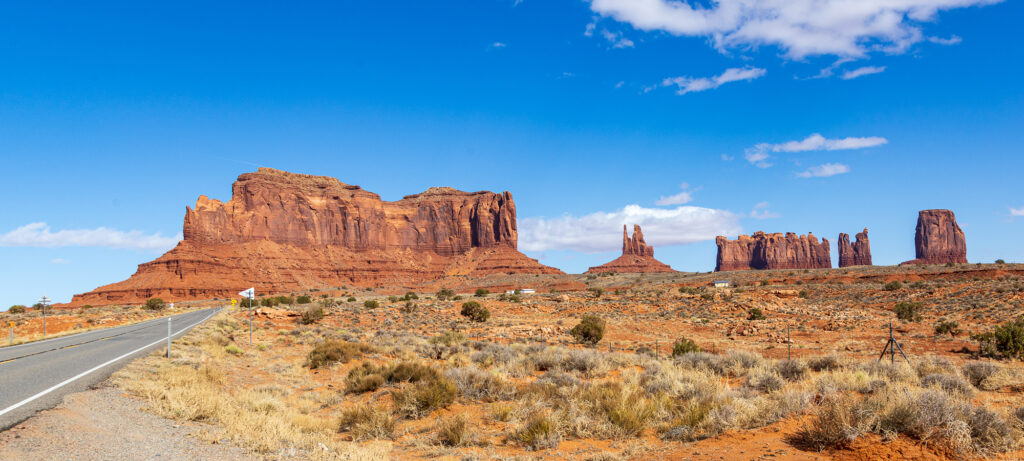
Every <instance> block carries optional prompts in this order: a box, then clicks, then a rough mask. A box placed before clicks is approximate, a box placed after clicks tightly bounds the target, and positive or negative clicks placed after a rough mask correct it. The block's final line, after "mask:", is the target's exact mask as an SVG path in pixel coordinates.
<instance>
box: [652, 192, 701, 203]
mask: <svg viewBox="0 0 1024 461" xmlns="http://www.w3.org/2000/svg"><path fill="white" fill-rule="evenodd" d="M692 201H693V197H692V196H690V193H689V192H687V191H682V192H680V193H678V194H675V195H669V196H668V197H665V196H664V195H662V196H661V198H659V199H658V201H657V202H654V203H655V205H662V206H664V205H682V204H684V203H690V202H692Z"/></svg>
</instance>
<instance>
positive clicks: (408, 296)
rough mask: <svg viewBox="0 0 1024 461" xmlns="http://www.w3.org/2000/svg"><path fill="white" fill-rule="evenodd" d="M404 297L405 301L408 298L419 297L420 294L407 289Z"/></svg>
mask: <svg viewBox="0 0 1024 461" xmlns="http://www.w3.org/2000/svg"><path fill="white" fill-rule="evenodd" d="M404 298H405V300H406V301H409V300H410V299H420V296H419V295H417V294H416V293H413V292H411V291H409V292H406V293H405V296H404Z"/></svg>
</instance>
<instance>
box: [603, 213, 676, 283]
mask: <svg viewBox="0 0 1024 461" xmlns="http://www.w3.org/2000/svg"><path fill="white" fill-rule="evenodd" d="M601 272H675V271H674V270H672V268H671V267H669V265H668V264H665V263H663V262H661V261H658V260H657V259H654V247H650V246H647V242H645V241H644V233H643V231H641V230H640V226H639V225H638V224H634V225H633V237H630V236H629V233H628V232H627V231H626V226H625V225H623V226H622V256H619V257H618V258H616V259H615V260H613V261H610V262H607V263H605V264H602V265H600V266H595V267H591V268H590V269H588V270H587V272H586V273H588V274H590V273H601Z"/></svg>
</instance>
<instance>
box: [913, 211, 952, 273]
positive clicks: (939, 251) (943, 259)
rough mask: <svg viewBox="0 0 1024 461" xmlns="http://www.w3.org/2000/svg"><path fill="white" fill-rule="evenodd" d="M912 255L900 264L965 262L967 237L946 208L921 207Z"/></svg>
mask: <svg viewBox="0 0 1024 461" xmlns="http://www.w3.org/2000/svg"><path fill="white" fill-rule="evenodd" d="M914 250H915V252H916V255H917V257H916V259H913V260H910V261H906V262H904V263H902V264H946V263H959V264H966V263H967V239H966V238H965V237H964V231H962V230H960V226H958V225H957V224H956V216H953V212H952V211H949V210H922V211H921V212H920V213H918V214H917V232H916V233H915V234H914Z"/></svg>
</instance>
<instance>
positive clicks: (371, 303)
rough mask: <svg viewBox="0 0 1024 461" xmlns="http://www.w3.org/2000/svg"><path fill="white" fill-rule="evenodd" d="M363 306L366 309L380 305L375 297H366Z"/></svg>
mask: <svg viewBox="0 0 1024 461" xmlns="http://www.w3.org/2000/svg"><path fill="white" fill-rule="evenodd" d="M363 307H365V308H367V309H376V308H378V307H380V303H379V302H377V300H375V299H367V300H366V301H363Z"/></svg>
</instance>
